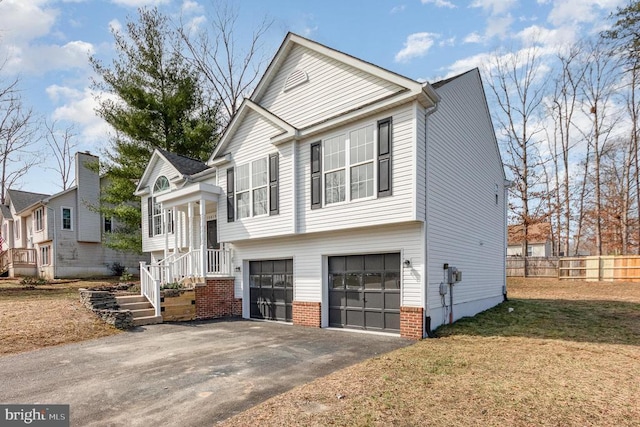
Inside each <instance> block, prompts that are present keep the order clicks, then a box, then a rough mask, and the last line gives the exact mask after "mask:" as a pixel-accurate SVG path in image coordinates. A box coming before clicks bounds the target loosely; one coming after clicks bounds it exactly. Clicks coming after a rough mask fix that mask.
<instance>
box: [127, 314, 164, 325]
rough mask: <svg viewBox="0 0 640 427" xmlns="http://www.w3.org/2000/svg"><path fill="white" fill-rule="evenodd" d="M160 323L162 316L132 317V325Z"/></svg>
mask: <svg viewBox="0 0 640 427" xmlns="http://www.w3.org/2000/svg"><path fill="white" fill-rule="evenodd" d="M158 323H162V316H153V315H151V316H144V317H134V318H133V326H144V325H156V324H158Z"/></svg>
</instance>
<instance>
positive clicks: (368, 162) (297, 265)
mask: <svg viewBox="0 0 640 427" xmlns="http://www.w3.org/2000/svg"><path fill="white" fill-rule="evenodd" d="M137 194H138V195H140V196H141V197H142V211H143V225H142V228H143V250H144V251H146V252H149V253H150V254H151V256H152V266H151V267H149V268H148V270H147V269H146V268H145V270H147V272H146V273H145V274H147V275H148V276H149V277H152V276H153V277H156V278H157V279H158V280H159V281H162V280H164V281H173V280H179V279H180V278H182V277H186V276H195V277H198V278H199V280H201V281H205V280H206V281H207V282H209V281H214V282H215V283H222V282H223V281H224V280H227V281H228V282H229V283H231V284H232V286H231V287H230V291H229V292H232V293H233V295H232V298H233V299H234V301H236V302H237V314H241V315H242V317H244V318H256V319H271V320H276V321H283V322H292V323H293V324H300V325H308V326H316V327H336V328H353V329H360V330H366V331H380V332H390V333H399V334H401V335H402V336H406V337H412V338H422V337H423V336H426V335H427V334H428V333H429V332H430V331H431V330H432V329H434V328H435V327H437V326H439V325H441V324H444V323H448V322H450V321H453V320H455V319H459V318H460V317H463V316H471V315H474V314H476V313H478V312H480V311H483V310H486V309H488V308H490V307H492V306H494V305H496V304H498V303H500V302H501V301H503V298H504V293H505V273H504V272H505V250H506V207H505V206H506V205H505V203H506V200H505V195H506V193H505V175H504V171H503V166H502V162H501V158H500V154H499V151H498V147H497V143H496V138H495V134H494V130H493V126H492V123H491V119H490V115H489V111H488V107H487V103H486V99H485V94H484V91H483V87H482V82H481V79H480V75H479V72H478V70H477V69H474V70H470V71H468V72H466V73H464V74H461V75H459V76H456V77H453V78H451V79H448V80H445V81H441V82H438V83H434V84H429V83H421V82H418V81H415V80H412V79H409V78H406V77H403V76H400V75H398V74H395V73H393V72H390V71H387V70H385V69H382V68H380V67H377V66H375V65H373V64H370V63H368V62H365V61H362V60H360V59H358V58H355V57H353V56H350V55H348V54H345V53H342V52H339V51H336V50H334V49H331V48H329V47H327V46H323V45H321V44H319V43H316V42H314V41H311V40H308V39H306V38H303V37H300V36H298V35H296V34H292V33H289V34H288V35H287V36H286V38H285V40H284V42H283V43H282V46H281V47H280V49H279V50H278V52H277V53H276V55H275V57H274V58H273V60H272V62H271V64H270V65H269V67H268V69H267V70H266V72H265V74H264V76H263V77H262V79H261V80H260V82H259V84H258V86H257V88H256V89H255V91H254V92H253V94H252V95H251V97H250V98H248V99H246V100H245V101H244V102H243V104H242V105H241V107H240V108H239V110H238V112H237V114H236V115H235V116H234V117H233V118H232V120H231V123H230V124H229V126H228V127H227V129H226V131H225V133H224V135H223V136H222V138H221V140H220V142H219V144H218V146H217V147H216V149H215V151H214V152H213V153H212V155H211V158H210V159H209V160H208V162H207V163H206V164H205V163H202V162H198V161H196V160H192V159H188V158H184V157H181V156H176V155H174V154H171V153H167V152H163V151H156V152H155V153H154V154H153V156H152V159H151V161H150V163H149V165H148V167H147V169H146V171H145V173H144V176H143V177H142V178H141V180H140V182H139V185H138V190H137ZM453 267H455V268H456V269H457V270H458V272H462V274H460V273H458V274H455V269H454V268H453ZM145 274H143V272H141V275H142V276H145ZM154 275H155V276H154ZM160 276H161V277H160ZM145 277H146V276H145ZM143 280H144V279H143ZM220 289H223V287H221V288H220Z"/></svg>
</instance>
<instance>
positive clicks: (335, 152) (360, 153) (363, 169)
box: [322, 125, 374, 205]
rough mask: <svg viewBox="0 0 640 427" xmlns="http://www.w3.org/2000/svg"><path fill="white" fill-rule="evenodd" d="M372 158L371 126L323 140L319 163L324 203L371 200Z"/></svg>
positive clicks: (372, 130)
mask: <svg viewBox="0 0 640 427" xmlns="http://www.w3.org/2000/svg"><path fill="white" fill-rule="evenodd" d="M373 159H374V127H373V125H369V126H364V127H361V128H358V129H354V130H351V131H349V132H348V133H346V134H341V135H337V136H333V137H331V138H328V139H325V140H324V141H323V162H322V163H323V174H324V197H325V204H327V205H329V204H331V203H339V202H344V201H347V200H356V199H362V198H366V197H372V196H373V190H374V188H373V187H374V162H373ZM347 189H348V191H347Z"/></svg>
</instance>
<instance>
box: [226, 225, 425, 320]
mask: <svg viewBox="0 0 640 427" xmlns="http://www.w3.org/2000/svg"><path fill="white" fill-rule="evenodd" d="M422 227H423V225H422V224H421V223H410V224H398V225H390V226H387V227H384V228H380V227H376V228H366V229H362V228H361V229H356V230H346V231H342V232H326V233H319V234H312V235H305V236H290V237H281V238H273V239H259V240H252V241H244V242H237V243H234V244H233V250H234V266H235V267H241V268H240V270H241V271H240V272H238V273H236V297H237V298H240V297H242V292H243V280H244V277H245V276H244V275H243V273H242V271H248V270H247V268H243V266H245V267H246V264H245V263H246V262H248V261H250V260H261V259H281V258H293V269H294V270H293V280H294V301H304V302H322V306H323V325H324V326H326V322H327V319H328V317H327V313H326V307H327V306H328V301H326V297H327V292H328V291H327V289H328V288H327V280H326V279H327V278H326V277H325V276H326V274H327V271H326V262H327V261H326V258H327V257H328V256H334V255H357V254H369V253H387V252H400V253H401V257H402V258H401V259H409V260H411V266H410V267H403V268H402V289H401V298H402V299H401V305H403V306H404V305H406V306H413V307H421V306H422V295H423V292H422V289H423V287H422V286H423V285H422V284H423V278H424V275H423V268H424V265H423V263H422V261H421V260H422V259H423V250H424V246H423V241H422V239H421V235H422ZM244 300H247V301H248V294H247V295H245V296H244V298H243V301H244ZM246 314H247V311H245V315H246Z"/></svg>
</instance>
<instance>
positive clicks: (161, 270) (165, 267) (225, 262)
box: [140, 249, 232, 313]
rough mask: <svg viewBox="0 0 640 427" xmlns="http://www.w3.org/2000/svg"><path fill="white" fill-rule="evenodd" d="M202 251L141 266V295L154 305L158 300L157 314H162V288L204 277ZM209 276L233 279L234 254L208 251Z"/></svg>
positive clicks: (206, 269) (196, 250)
mask: <svg viewBox="0 0 640 427" xmlns="http://www.w3.org/2000/svg"><path fill="white" fill-rule="evenodd" d="M200 254H201V251H200V249H195V250H193V251H191V252H187V253H185V254H182V255H179V256H176V255H173V254H172V255H171V256H168V257H167V258H165V259H163V260H162V261H160V262H158V263H151V264H146V263H145V262H141V263H140V292H141V294H142V295H144V296H145V297H147V299H148V300H149V301H150V302H151V304H153V305H154V307H156V306H155V304H154V301H155V299H156V298H157V300H158V306H157V307H156V312H158V313H159V311H160V285H164V284H166V283H172V282H179V281H181V280H183V279H185V278H188V277H202V269H201V265H202V257H201V256H200ZM206 263H207V264H206V268H205V272H204V273H205V276H231V274H232V273H231V251H229V250H219V249H207V261H206Z"/></svg>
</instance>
